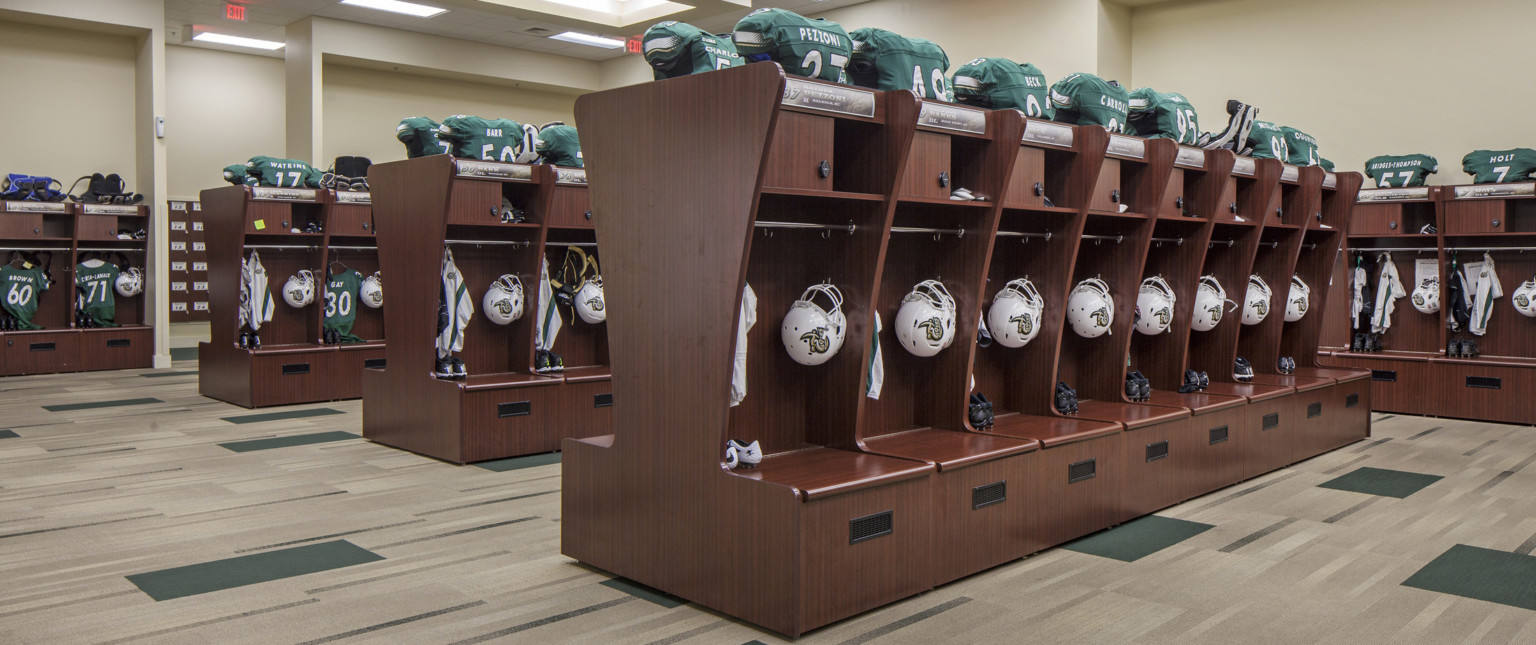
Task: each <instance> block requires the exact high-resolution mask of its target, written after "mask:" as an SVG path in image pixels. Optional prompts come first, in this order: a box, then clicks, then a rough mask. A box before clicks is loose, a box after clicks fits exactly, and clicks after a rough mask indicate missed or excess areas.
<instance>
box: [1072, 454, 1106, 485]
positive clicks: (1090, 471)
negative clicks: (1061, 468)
mask: <svg viewBox="0 0 1536 645" xmlns="http://www.w3.org/2000/svg"><path fill="white" fill-rule="evenodd" d="M1097 474H1099V460H1097V459H1089V460H1087V461H1079V462H1077V463H1075V464H1072V465H1070V466H1067V483H1068V484H1075V483H1077V482H1080V481H1083V480H1085V479H1093V477H1094V475H1097Z"/></svg>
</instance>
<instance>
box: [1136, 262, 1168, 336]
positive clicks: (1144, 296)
mask: <svg viewBox="0 0 1536 645" xmlns="http://www.w3.org/2000/svg"><path fill="white" fill-rule="evenodd" d="M1178 300H1179V297H1178V296H1176V295H1174V293H1173V287H1170V286H1168V281H1167V280H1164V279H1163V276H1160V275H1155V276H1152V277H1150V278H1147V279H1145V280H1142V281H1141V290H1140V292H1139V293H1137V294H1136V331H1139V332H1141V333H1143V334H1146V335H1148V336H1156V335H1158V334H1161V333H1163V332H1165V331H1168V328H1169V327H1170V326H1172V325H1173V312H1174V311H1175V309H1174V305H1175V304H1176V303H1177V302H1178Z"/></svg>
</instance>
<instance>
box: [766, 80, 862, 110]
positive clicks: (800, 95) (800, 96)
mask: <svg viewBox="0 0 1536 645" xmlns="http://www.w3.org/2000/svg"><path fill="white" fill-rule="evenodd" d="M779 102H780V103H782V104H784V105H792V106H794V107H801V108H808V109H812V110H821V111H823V112H836V113H838V114H848V115H852V116H862V117H874V116H875V93H874V92H871V91H869V90H861V89H855V88H852V87H844V86H839V85H822V84H820V83H812V82H809V81H802V80H800V79H795V78H791V79H788V80H787V81H785V83H784V98H783V99H782V100H780V101H779Z"/></svg>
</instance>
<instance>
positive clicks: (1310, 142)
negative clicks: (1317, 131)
mask: <svg viewBox="0 0 1536 645" xmlns="http://www.w3.org/2000/svg"><path fill="white" fill-rule="evenodd" d="M1280 131H1281V132H1283V133H1285V147H1286V150H1287V151H1288V153H1289V154H1287V155H1286V156H1285V157H1283V159H1285V162H1286V163H1288V164H1291V165H1292V166H1316V165H1317V139H1313V138H1312V135H1310V134H1307V133H1305V132H1302V131H1301V130H1297V129H1296V128H1293V127H1290V126H1282V127H1281V128H1280Z"/></svg>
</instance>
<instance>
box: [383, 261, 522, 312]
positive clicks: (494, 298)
mask: <svg viewBox="0 0 1536 645" xmlns="http://www.w3.org/2000/svg"><path fill="white" fill-rule="evenodd" d="M364 302H367V300H366V299H365V300H364ZM480 310H481V311H484V312H485V317H486V318H489V319H490V320H491V322H493V323H496V324H498V325H506V324H510V323H511V322H512V321H514V320H517V319H518V318H522V317H523V281H522V280H520V279H518V277H517V276H515V275H512V274H510V273H507V274H503V275H502V276H501V277H499V278H496V281H495V282H492V283H491V288H489V289H486V290H485V298H483V299H482V300H481V301H480Z"/></svg>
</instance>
